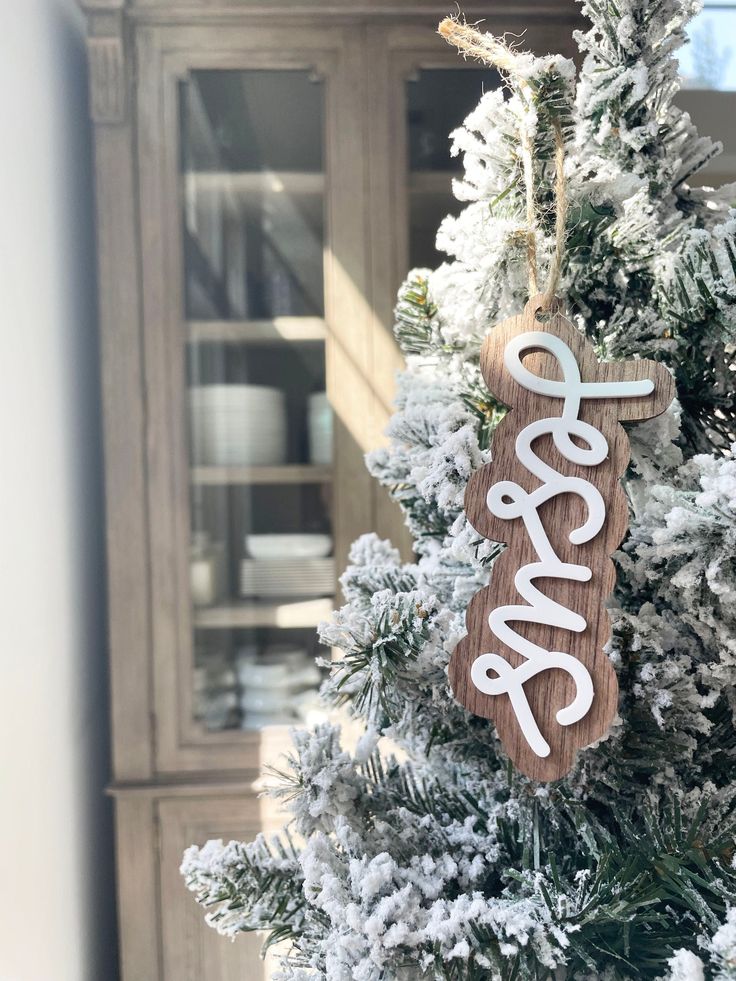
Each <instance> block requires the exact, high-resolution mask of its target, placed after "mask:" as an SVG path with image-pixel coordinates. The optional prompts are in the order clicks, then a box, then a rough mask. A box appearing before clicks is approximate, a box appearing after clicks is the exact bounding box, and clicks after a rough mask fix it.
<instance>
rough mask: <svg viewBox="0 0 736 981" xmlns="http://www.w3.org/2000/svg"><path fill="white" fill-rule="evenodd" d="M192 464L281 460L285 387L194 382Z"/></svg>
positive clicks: (231, 464) (251, 463) (241, 464)
mask: <svg viewBox="0 0 736 981" xmlns="http://www.w3.org/2000/svg"><path fill="white" fill-rule="evenodd" d="M189 432H190V437H191V442H192V460H193V462H194V463H195V464H199V465H203V466H216V467H253V466H273V465H278V464H280V463H284V462H285V461H286V402H285V397H284V393H283V392H282V391H281V390H280V389H278V388H270V387H268V386H266V385H195V386H193V387H192V388H190V389H189Z"/></svg>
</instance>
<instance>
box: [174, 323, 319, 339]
mask: <svg viewBox="0 0 736 981" xmlns="http://www.w3.org/2000/svg"><path fill="white" fill-rule="evenodd" d="M326 337H327V326H326V324H325V322H324V320H323V319H322V318H321V317H275V318H274V319H273V320H190V321H188V322H187V339H188V340H189V341H190V342H191V343H214V344H269V343H273V342H274V341H276V342H279V343H281V342H293V341H324V340H325V338H326Z"/></svg>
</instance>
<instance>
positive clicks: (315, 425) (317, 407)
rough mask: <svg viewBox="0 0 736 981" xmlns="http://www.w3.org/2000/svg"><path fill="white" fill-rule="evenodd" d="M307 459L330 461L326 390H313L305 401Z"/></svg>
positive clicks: (330, 428)
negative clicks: (307, 440)
mask: <svg viewBox="0 0 736 981" xmlns="http://www.w3.org/2000/svg"><path fill="white" fill-rule="evenodd" d="M307 427H308V430H309V460H310V462H311V463H323V464H329V463H332V409H331V407H330V404H329V402H328V401H327V393H326V392H315V393H314V394H313V395H310V396H309V399H308V401H307Z"/></svg>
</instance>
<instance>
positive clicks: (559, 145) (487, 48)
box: [438, 17, 567, 309]
mask: <svg viewBox="0 0 736 981" xmlns="http://www.w3.org/2000/svg"><path fill="white" fill-rule="evenodd" d="M438 32H439V34H440V35H441V36H442V37H443V38H444V39H445V40H446V41H447V42H448V44H453V45H454V46H455V47H456V48H457V49H458V50H459V51H460V52H462V54H463V55H464V56H465V57H471V58H477V59H478V60H479V61H482V62H484V64H486V65H490V66H491V67H492V68H496V69H498V71H499V72H501V73H502V74H503V75H506V76H508V78H509V80H510V81H511V82H513V84H514V85H515V86H516V88H517V89H518V91H519V94H520V95H521V96H522V98H524V99H525V100H526V101H527V102H528V104H529V105H531V103H532V100H533V92H532V88H531V86H530V85H529V82H528V80H527V78H526V75H525V74H524V72H523V71H522V70H521V67H520V61H521V56H520V55H519V54H518V53H517V52H516V51H514V50H513V48H511V47H510V46H509V45H508V44H506V42H505V41H502V40H500V39H499V38H496V37H494V36H493V35H492V34H485V33H483V32H482V31H479V30H477V29H476V28H475V27H473V26H472V25H470V24H466V23H465V22H464V21H461V20H459V19H458V18H456V17H445V19H444V20H443V21H441V22H440V25H439V28H438ZM525 60H526V59H525ZM552 135H553V138H554V145H555V183H554V197H555V247H554V252H553V254H552V259H551V261H550V264H549V270H548V273H547V285H546V287H545V290H544V292H543V294H542V304H541V308H542V309H547V308H548V307H549V305H550V304H551V302H552V300H553V299H554V296H555V292H556V290H557V286H558V284H559V281H560V273H561V270H562V260H563V257H564V254H565V226H566V223H567V186H566V182H565V140H564V135H563V133H562V126H561V125H560V123H559V120H557V119H554V120H553V123H552ZM519 137H520V144H521V163H522V171H523V175H524V190H525V202H526V224H527V230H526V238H527V268H528V276H529V295H530V296H535V295H536V294H537V293H538V292H539V285H538V262H537V208H536V201H535V194H534V133H533V131H532V129H531V127H528V126H526V125H525V124H524V123H523V122H522V125H521V128H520V133H519Z"/></svg>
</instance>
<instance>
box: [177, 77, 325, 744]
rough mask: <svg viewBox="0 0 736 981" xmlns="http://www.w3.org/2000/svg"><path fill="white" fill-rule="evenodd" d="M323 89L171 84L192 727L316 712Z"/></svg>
mask: <svg viewBox="0 0 736 981" xmlns="http://www.w3.org/2000/svg"><path fill="white" fill-rule="evenodd" d="M323 94H324V93H323V86H322V84H321V83H319V82H315V81H314V80H313V79H312V78H311V77H310V75H309V73H307V72H302V71H260V70H258V71H198V72H193V73H192V74H191V76H190V78H189V80H188V81H187V82H185V83H183V85H182V90H181V120H182V127H181V157H180V159H181V183H182V191H183V205H184V227H185V237H184V257H183V261H184V268H185V274H186V275H185V282H186V291H187V296H186V304H187V307H186V308H187V316H188V319H187V330H188V338H187V345H186V349H187V356H186V365H185V370H186V381H187V426H188V433H189V454H190V459H189V466H190V515H191V537H190V543H189V548H190V580H191V582H190V588H191V600H192V622H193V631H194V636H193V651H194V657H193V664H192V679H191V686H192V687H191V692H192V697H191V706H192V709H191V710H192V716H193V722H194V726H195V729H196V730H198V731H200V732H201V733H202V734H203V735H205V734H207V733H217V732H220V731H223V730H229V731H231V732H232V731H233V730H239V729H243V730H253V729H260V728H262V727H263V726H268V725H281V724H291V723H294V722H297V721H299V720H305V719H306V720H308V721H313V720H314V719H315V718H318V717H319V715H318V713H319V710H318V708H317V705H316V691H317V688H318V686H319V684H320V681H321V677H322V670H321V669H320V668H319V666H318V664H317V659H318V657H319V656H320V655H321V654H326V653H327V652H326V651H324V650H320V649H319V645H318V644H317V641H316V637H315V627H316V625H317V623H318V622H319V621H320V620H321V619H323V618H324V617H325V616H327V615H328V614H329V612H330V610H331V609H332V604H333V600H332V597H333V596H334V592H335V569H334V559H333V557H332V555H333V550H332V528H331V506H332V493H331V492H332V486H331V482H332V413H331V409H330V406H329V404H328V402H327V398H326V395H325V345H324V324H323V322H322V320H321V319H320V316H319V315H320V314H321V312H322V309H323V299H322V238H323V224H324V223H323V217H322V212H323V183H324V181H323V172H322V155H323V149H322V99H323Z"/></svg>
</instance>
